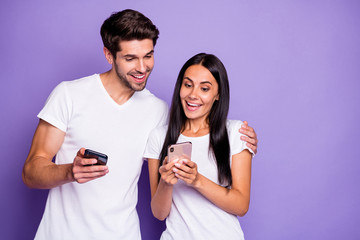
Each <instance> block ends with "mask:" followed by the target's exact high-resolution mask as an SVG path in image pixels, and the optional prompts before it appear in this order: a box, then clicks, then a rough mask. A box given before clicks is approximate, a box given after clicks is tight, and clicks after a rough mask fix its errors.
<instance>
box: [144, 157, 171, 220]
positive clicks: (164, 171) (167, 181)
mask: <svg viewBox="0 0 360 240" xmlns="http://www.w3.org/2000/svg"><path fill="white" fill-rule="evenodd" d="M174 163H175V162H170V163H167V158H165V160H164V161H163V165H162V166H161V167H160V168H159V165H160V161H159V160H158V159H148V168H149V178H150V188H151V211H152V213H153V215H154V217H156V218H157V219H159V220H164V219H165V218H166V217H167V216H168V215H169V213H170V209H171V203H172V191H173V185H174V184H176V183H177V181H178V179H177V178H176V177H175V174H174V172H173V168H174ZM159 172H160V175H161V178H160V181H159V178H158V176H159V175H158V173H159Z"/></svg>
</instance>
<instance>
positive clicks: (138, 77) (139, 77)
mask: <svg viewBox="0 0 360 240" xmlns="http://www.w3.org/2000/svg"><path fill="white" fill-rule="evenodd" d="M133 77H134V78H137V79H141V78H143V77H145V74H144V75H141V76H135V75H133Z"/></svg>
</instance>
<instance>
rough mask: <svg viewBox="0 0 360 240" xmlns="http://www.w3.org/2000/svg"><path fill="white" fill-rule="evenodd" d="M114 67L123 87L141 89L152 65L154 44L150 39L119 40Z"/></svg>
mask: <svg viewBox="0 0 360 240" xmlns="http://www.w3.org/2000/svg"><path fill="white" fill-rule="evenodd" d="M120 49H121V50H120V51H118V52H117V53H116V59H115V62H114V64H113V65H114V68H115V71H116V74H117V76H118V77H119V79H120V81H121V83H122V84H124V86H125V87H127V88H129V89H131V90H133V91H141V90H143V89H144V88H145V86H146V81H147V79H148V77H149V75H150V73H151V71H152V69H153V67H154V46H153V41H152V40H151V39H144V40H131V41H121V42H120Z"/></svg>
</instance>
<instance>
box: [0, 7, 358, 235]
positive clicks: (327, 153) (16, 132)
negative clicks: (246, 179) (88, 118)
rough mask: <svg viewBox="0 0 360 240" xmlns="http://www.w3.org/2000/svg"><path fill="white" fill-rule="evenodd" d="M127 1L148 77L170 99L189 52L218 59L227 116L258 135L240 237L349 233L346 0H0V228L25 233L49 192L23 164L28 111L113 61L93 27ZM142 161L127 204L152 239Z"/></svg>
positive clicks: (351, 158) (349, 25)
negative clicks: (32, 181) (148, 33)
mask: <svg viewBox="0 0 360 240" xmlns="http://www.w3.org/2000/svg"><path fill="white" fill-rule="evenodd" d="M126 8H132V9H136V10H138V11H140V12H142V13H144V14H145V15H146V16H148V17H149V18H150V19H152V21H153V22H154V23H155V24H156V25H157V26H158V28H159V29H160V39H159V41H158V44H157V46H156V48H155V53H156V54H155V61H156V64H155V69H154V71H153V73H152V74H151V76H150V79H149V83H148V88H149V89H150V90H151V91H152V92H153V93H155V94H156V95H157V96H159V97H160V98H162V99H164V100H165V101H167V102H168V103H170V98H171V95H172V91H173V86H174V83H175V79H176V76H177V74H178V71H179V70H180V67H181V66H182V65H183V63H184V62H185V61H186V60H187V59H188V58H190V57H191V56H193V55H194V54H196V53H199V52H207V53H213V54H215V55H217V56H218V57H219V58H220V59H221V60H222V61H223V62H224V64H225V66H226V68H227V70H228V75H229V79H230V86H231V107H230V113H229V118H231V119H240V120H247V121H249V123H250V125H251V126H253V127H254V128H255V129H256V132H257V134H258V137H259V140H260V143H259V153H258V155H257V156H256V157H255V159H254V160H253V170H252V173H253V175H252V176H253V177H252V192H251V204H250V210H249V212H248V213H247V215H246V216H245V217H242V218H239V220H240V223H241V225H242V228H243V231H244V233H245V237H246V238H247V239H270V240H271V239H274V240H279V239H294V240H296V239H360V230H359V228H358V225H359V222H360V217H359V215H360V208H359V203H360V188H359V186H358V185H357V184H359V182H360V181H359V180H360V174H359V170H360V163H359V155H360V148H359V147H358V143H359V140H358V139H359V136H360V128H359V126H358V121H359V120H358V117H360V107H359V103H360V94H359V93H360V81H359V80H360V79H359V77H360V27H359V26H360V14H359V12H360V2H359V1H350V0H342V1H340V0H339V1H336V0H329V1H320V0H314V1H301V0H297V1H296V0H294V1H286V0H283V1H281V0H275V1H266V0H259V1H245V0H239V1H235V0H229V1H205V0H200V1H189V0H183V1H160V0H154V1H145V0H143V1H119V0H118V1H115V0H108V1H98V0H91V1H89V0H87V1H85V0H77V1H72V0H62V1H44V0H43V1H41V0H33V1H20V0H12V1H1V3H0V19H1V20H0V30H1V34H0V43H1V44H0V67H1V71H0V80H1V81H0V89H1V93H2V94H1V101H0V113H1V124H0V134H1V140H0V150H1V156H2V159H1V162H2V164H1V170H0V171H1V172H0V173H1V174H0V178H1V181H0V182H1V195H0V213H1V215H0V221H1V222H0V223H1V224H0V239H19V240H23V239H33V237H34V234H35V232H36V229H37V226H38V224H39V222H40V219H41V216H42V213H43V209H44V207H45V201H46V196H47V191H46V190H31V189H28V188H27V187H26V186H25V185H24V184H23V183H22V180H21V170H22V166H23V163H24V161H25V158H26V156H27V154H28V151H29V148H30V144H31V139H32V136H33V133H34V130H35V128H36V125H37V123H38V119H37V117H36V115H37V113H38V112H39V111H40V109H41V108H42V106H43V104H44V102H45V100H46V98H47V96H48V95H49V94H50V92H51V90H52V89H53V88H54V87H55V86H56V85H57V84H58V83H60V82H61V81H67V80H73V79H76V78H80V77H84V76H87V75H90V74H93V73H101V72H104V71H107V70H108V69H109V68H110V66H109V65H108V64H107V62H106V61H105V58H104V56H103V52H102V47H103V46H102V42H101V38H100V34H99V31H100V26H101V24H102V22H103V21H104V20H105V19H106V18H107V17H108V16H109V15H110V14H111V13H112V12H115V11H119V10H123V9H126ZM144 121H146V119H144ZM146 171H147V166H146V164H145V165H144V167H143V173H142V177H141V179H140V183H139V204H138V210H139V215H140V221H141V230H142V235H143V239H144V240H148V239H149V240H152V239H158V238H159V235H160V234H161V231H162V230H163V227H164V224H163V223H161V222H159V221H157V220H156V219H155V218H153V217H152V215H151V212H150V206H149V201H150V192H149V185H148V180H147V177H148V176H147V172H146ZM119 187H120V186H119Z"/></svg>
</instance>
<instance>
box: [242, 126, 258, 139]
mask: <svg viewBox="0 0 360 240" xmlns="http://www.w3.org/2000/svg"><path fill="white" fill-rule="evenodd" d="M239 132H241V133H242V134H244V135H246V136H248V137H251V138H254V137H255V136H256V135H255V132H254V130H252V131H251V130H245V129H244V128H240V130H239Z"/></svg>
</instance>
